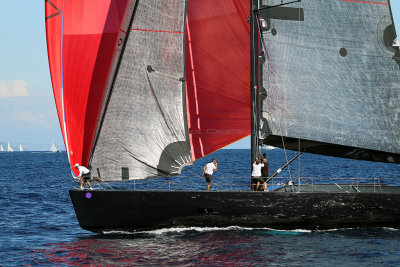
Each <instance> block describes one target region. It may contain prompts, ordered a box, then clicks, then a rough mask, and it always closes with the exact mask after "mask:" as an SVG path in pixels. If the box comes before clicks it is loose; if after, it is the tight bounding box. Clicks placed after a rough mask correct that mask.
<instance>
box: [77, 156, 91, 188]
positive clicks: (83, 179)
mask: <svg viewBox="0 0 400 267" xmlns="http://www.w3.org/2000/svg"><path fill="white" fill-rule="evenodd" d="M74 167H75V168H76V169H78V171H79V174H78V176H77V178H80V179H79V182H80V183H81V190H83V189H84V188H85V185H84V183H87V184H88V185H89V189H90V190H92V185H91V184H90V181H89V180H90V177H91V173H90V170H89V169H88V168H86V167H83V166H79V164H78V163H76V164H75V166H74Z"/></svg>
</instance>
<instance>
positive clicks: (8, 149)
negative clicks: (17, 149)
mask: <svg viewBox="0 0 400 267" xmlns="http://www.w3.org/2000/svg"><path fill="white" fill-rule="evenodd" d="M7 151H8V152H13V151H14V149H13V148H12V147H11V144H10V142H8V145H7Z"/></svg>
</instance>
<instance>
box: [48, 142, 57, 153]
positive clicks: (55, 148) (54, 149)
mask: <svg viewBox="0 0 400 267" xmlns="http://www.w3.org/2000/svg"><path fill="white" fill-rule="evenodd" d="M50 151H51V152H58V149H57V147H56V144H55V143H54V141H53V144H51V148H50Z"/></svg>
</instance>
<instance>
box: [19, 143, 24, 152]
mask: <svg viewBox="0 0 400 267" xmlns="http://www.w3.org/2000/svg"><path fill="white" fill-rule="evenodd" d="M19 151H20V152H23V151H24V150H23V148H22V145H21V144H19Z"/></svg>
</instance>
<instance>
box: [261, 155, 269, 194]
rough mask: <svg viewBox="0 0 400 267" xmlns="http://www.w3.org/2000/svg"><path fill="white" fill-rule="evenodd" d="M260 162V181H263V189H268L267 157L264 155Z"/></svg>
mask: <svg viewBox="0 0 400 267" xmlns="http://www.w3.org/2000/svg"><path fill="white" fill-rule="evenodd" d="M262 163H263V164H264V166H263V167H262V168H261V177H260V182H261V183H264V191H268V184H267V182H266V181H267V179H268V173H269V164H268V162H267V157H266V156H264V158H263V160H262Z"/></svg>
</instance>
